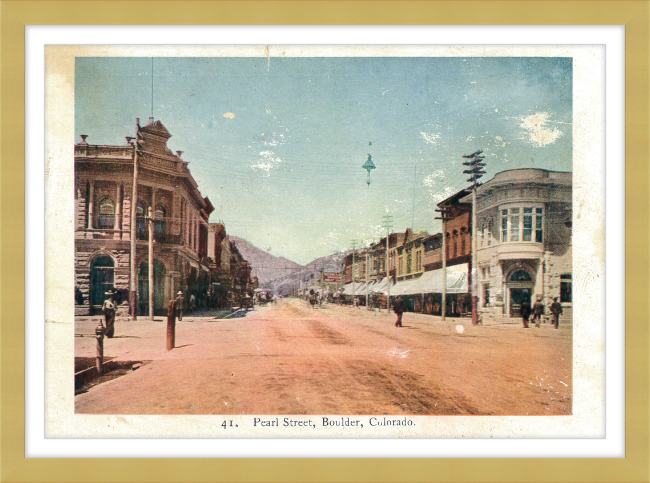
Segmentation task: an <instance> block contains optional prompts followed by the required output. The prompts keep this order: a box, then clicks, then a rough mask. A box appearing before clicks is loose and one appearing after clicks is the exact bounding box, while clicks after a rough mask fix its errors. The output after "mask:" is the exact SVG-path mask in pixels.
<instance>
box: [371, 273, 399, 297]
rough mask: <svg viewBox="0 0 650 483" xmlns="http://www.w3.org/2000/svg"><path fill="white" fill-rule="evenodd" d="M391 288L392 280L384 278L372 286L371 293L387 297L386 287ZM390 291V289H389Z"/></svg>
mask: <svg viewBox="0 0 650 483" xmlns="http://www.w3.org/2000/svg"><path fill="white" fill-rule="evenodd" d="M389 285H390V286H391V287H393V285H394V284H393V283H392V279H391V278H390V277H384V278H383V279H381V280H379V281H378V282H377V283H376V284H375V285H373V286H372V288H371V291H372V293H376V294H384V295H388V286H389ZM391 290H392V288H391Z"/></svg>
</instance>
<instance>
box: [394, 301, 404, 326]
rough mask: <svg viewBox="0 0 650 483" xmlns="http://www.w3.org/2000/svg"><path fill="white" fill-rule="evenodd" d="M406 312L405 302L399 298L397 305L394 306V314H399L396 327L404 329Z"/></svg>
mask: <svg viewBox="0 0 650 483" xmlns="http://www.w3.org/2000/svg"><path fill="white" fill-rule="evenodd" d="M405 310H406V307H405V306H404V301H403V300H402V297H397V300H396V301H395V305H393V312H395V313H396V314H397V321H396V322H395V327H402V314H403V313H404V311H405Z"/></svg>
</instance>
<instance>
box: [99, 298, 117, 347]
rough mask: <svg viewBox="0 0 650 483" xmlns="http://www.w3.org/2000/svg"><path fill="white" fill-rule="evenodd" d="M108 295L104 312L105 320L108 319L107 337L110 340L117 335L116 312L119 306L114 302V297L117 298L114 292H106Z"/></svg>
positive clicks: (103, 308)
mask: <svg viewBox="0 0 650 483" xmlns="http://www.w3.org/2000/svg"><path fill="white" fill-rule="evenodd" d="M106 295H107V296H108V298H107V299H106V300H104V305H103V306H102V310H103V311H104V318H105V319H106V322H105V327H106V337H108V338H109V339H110V338H112V337H113V336H114V335H115V311H116V310H117V304H116V303H115V300H113V297H114V296H115V292H114V291H113V290H109V291H108V292H106Z"/></svg>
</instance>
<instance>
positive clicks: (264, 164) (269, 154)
mask: <svg viewBox="0 0 650 483" xmlns="http://www.w3.org/2000/svg"><path fill="white" fill-rule="evenodd" d="M260 156H261V157H260V159H259V160H258V161H257V162H256V163H255V164H251V168H252V169H259V170H261V171H266V175H267V176H268V175H269V174H270V172H271V170H272V169H273V168H275V167H277V165H278V164H279V163H281V162H282V159H280V158H278V157H276V156H275V153H274V152H273V151H260Z"/></svg>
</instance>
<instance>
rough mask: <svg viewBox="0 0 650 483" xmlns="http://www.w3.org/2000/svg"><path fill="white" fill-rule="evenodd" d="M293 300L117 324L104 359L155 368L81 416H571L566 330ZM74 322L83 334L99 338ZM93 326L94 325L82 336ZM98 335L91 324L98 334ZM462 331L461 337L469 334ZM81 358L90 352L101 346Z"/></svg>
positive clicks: (80, 403)
mask: <svg viewBox="0 0 650 483" xmlns="http://www.w3.org/2000/svg"><path fill="white" fill-rule="evenodd" d="M394 320H395V316H394V315H392V314H391V315H387V314H386V313H385V311H384V312H383V313H381V314H379V313H377V312H368V311H366V310H363V309H353V308H348V307H339V306H335V305H328V306H327V307H324V308H322V309H312V308H311V307H310V306H309V305H308V304H307V303H306V302H304V301H301V300H296V299H285V300H282V301H280V303H279V304H278V305H277V306H268V307H263V308H256V310H254V311H250V312H248V313H247V315H246V316H245V317H240V318H231V319H223V320H217V319H211V318H207V317H205V318H194V319H192V318H191V317H185V318H184V319H183V322H177V328H176V346H177V348H176V349H174V350H173V351H170V352H167V351H165V324H164V323H163V322H150V321H138V322H135V323H129V322H119V321H118V324H117V326H116V327H117V329H116V336H117V337H116V338H114V339H110V340H106V344H105V347H106V349H105V351H106V355H107V356H111V355H114V356H116V357H117V358H118V359H122V360H144V361H148V362H146V363H145V364H144V365H143V366H141V367H140V368H139V369H137V370H135V371H131V372H130V373H128V374H127V375H125V376H122V377H119V378H116V379H114V380H111V381H109V382H106V383H103V384H99V385H97V386H94V387H92V388H90V389H89V390H88V392H86V393H82V394H79V395H77V396H76V397H75V411H76V412H77V413H101V414H244V415H249V414H279V415H283V414H287V415H289V414H296V415H299V414H346V415H347V414H354V415H371V414H374V415H382V414H388V415H399V416H403V415H422V416H424V415H472V414H476V415H545V416H548V415H562V414H570V413H571V394H572V392H571V391H572V379H571V345H572V343H571V340H572V337H571V332H572V328H571V325H570V323H564V324H561V325H560V328H559V329H558V330H555V329H554V328H552V327H551V326H549V324H544V325H542V327H541V328H530V329H524V328H522V327H521V324H513V323H508V324H506V323H489V321H488V322H486V325H484V326H477V327H473V326H472V325H471V323H469V321H468V320H467V319H463V320H459V319H448V320H447V321H446V322H442V321H441V320H440V318H438V317H431V316H423V315H416V314H410V313H406V314H405V315H404V327H403V328H399V329H398V328H396V327H395V326H394V325H393V324H394ZM93 322H94V321H92V320H89V321H85V322H83V321H78V322H77V331H83V330H86V331H88V330H90V329H91V328H92V329H94V326H95V325H97V324H96V323H93ZM85 326H88V327H85ZM91 326H92V327H91ZM461 326H462V328H461ZM76 343H77V344H76V348H75V351H76V352H75V355H76V356H89V355H91V356H92V355H93V350H92V348H93V347H94V340H93V339H89V338H88V339H79V340H77V341H76Z"/></svg>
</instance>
